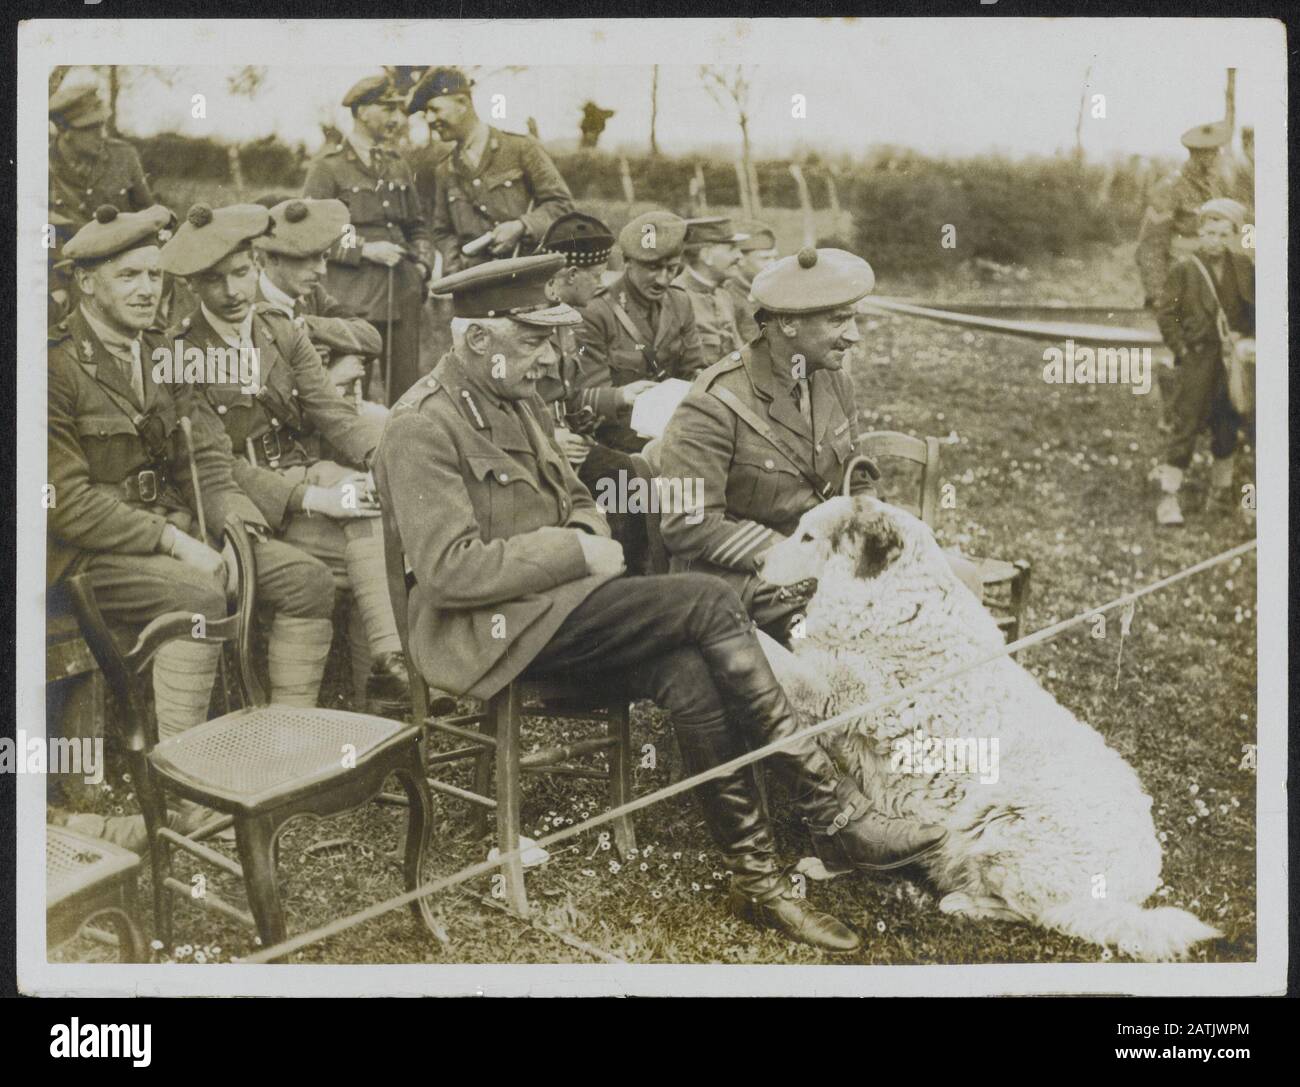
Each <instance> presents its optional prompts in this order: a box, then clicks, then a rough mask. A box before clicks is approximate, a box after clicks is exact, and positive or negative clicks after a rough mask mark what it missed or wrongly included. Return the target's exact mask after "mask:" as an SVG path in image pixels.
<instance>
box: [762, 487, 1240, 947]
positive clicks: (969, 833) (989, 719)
mask: <svg viewBox="0 0 1300 1087" xmlns="http://www.w3.org/2000/svg"><path fill="white" fill-rule="evenodd" d="M763 576H764V577H765V578H766V579H767V580H768V581H770V582H773V583H775V584H778V585H789V584H793V583H794V582H797V581H801V580H803V579H804V578H810V577H814V578H817V579H818V587H817V592H816V594H815V595H814V596H813V598H812V600H811V602H810V603H809V606H808V609H807V617H806V621H805V623H804V626H803V630H802V632H798V631H797V632H796V633H802V636H799V637H795V638H793V639H792V645H793V646H794V653H793V655H792V654H791V653H789V652H787V651H785V650H783V649H781V648H780V647H779V646H776V644H775V643H769V649H770V650H771V649H773V647H774V649H775V651H774V652H773V654H772V655H773V656H774V658H775V659H774V662H773V663H774V665H775V666H776V671H777V675H778V676H779V677H780V679H781V681H782V683H783V684H784V685H785V687H786V690H787V692H788V693H789V695H790V698H791V700H792V701H793V702H794V703H795V705H796V706H797V707H798V708H799V709H800V711H801V712H802V713H805V714H807V715H809V716H811V717H812V718H815V719H816V720H824V719H825V718H827V717H830V716H832V715H834V714H837V713H840V712H842V711H844V710H847V709H850V708H851V707H854V706H858V705H861V704H863V703H867V702H871V701H874V700H878V699H880V698H881V697H882V696H884V695H886V694H888V693H889V692H891V691H897V690H900V689H902V688H904V687H911V686H914V685H916V684H918V683H921V682H923V681H924V680H927V679H929V678H931V677H934V676H937V675H940V674H942V673H945V672H950V671H953V670H955V669H957V668H958V667H960V666H961V665H962V664H964V663H966V662H969V661H973V660H977V659H979V658H981V657H984V656H986V655H987V654H988V653H989V652H990V651H991V650H993V649H996V648H997V647H999V646H1000V645H1001V644H1002V635H1001V634H1000V632H999V631H998V628H997V626H996V624H995V623H994V622H993V619H992V617H991V616H990V615H989V614H988V612H987V611H985V609H984V607H983V606H982V605H981V603H980V602H979V601H978V600H977V599H976V598H975V597H974V596H973V595H972V594H971V592H970V590H969V589H967V588H966V587H965V586H963V585H962V584H961V582H959V581H958V580H957V578H956V577H955V576H954V575H953V573H952V571H951V570H950V568H949V566H948V563H947V562H946V561H945V559H944V556H943V553H942V552H941V551H940V550H939V547H938V545H937V544H936V543H935V540H934V536H933V534H932V533H931V532H930V529H929V528H928V527H927V526H926V525H925V524H924V523H923V522H921V521H919V520H917V519H916V518H915V517H912V516H911V515H909V514H907V513H905V512H904V511H902V510H900V509H897V508H896V507H894V506H890V505H886V504H885V503H883V502H880V501H878V500H877V499H874V498H868V497H858V498H854V499H849V498H834V499H831V500H830V501H828V502H825V503H823V504H822V505H820V506H818V507H817V508H816V509H813V510H811V511H809V512H808V513H807V514H805V515H804V517H803V519H802V520H801V521H800V522H799V527H798V529H797V530H796V531H795V532H794V534H793V535H791V536H790V537H789V539H787V540H785V541H783V542H782V543H780V544H778V545H777V546H776V547H774V548H773V549H772V550H771V551H770V552H769V553H768V556H767V560H766V564H765V566H764V569H763ZM824 738H826V739H828V741H829V742H828V747H830V749H831V750H832V753H833V754H834V755H835V757H836V758H837V760H838V761H839V762H840V763H841V765H842V768H843V769H844V770H845V771H846V772H848V773H850V774H852V775H853V776H854V777H855V778H856V779H857V781H858V783H859V784H860V785H861V786H862V788H863V791H864V792H865V793H866V795H867V796H868V797H869V798H870V799H871V801H872V802H873V803H874V804H875V805H876V807H877V809H878V810H880V811H882V812H887V813H890V814H893V815H899V816H906V817H908V818H913V819H916V820H918V821H920V822H923V823H936V824H939V825H941V826H943V827H946V828H947V829H948V831H949V835H948V839H947V841H946V842H945V843H944V844H943V846H942V848H941V849H940V850H939V851H938V852H936V853H935V854H933V855H932V856H930V857H927V858H926V859H925V860H924V861H923V862H921V863H923V864H924V866H925V868H926V870H927V871H928V873H929V875H930V877H931V878H932V879H933V880H934V882H935V883H936V884H937V886H938V887H939V889H940V890H941V891H943V892H945V897H944V898H943V900H942V901H941V902H940V908H941V909H942V910H943V911H944V912H946V913H951V914H957V915H962V916H966V917H969V918H975V919H981V918H1003V919H1014V920H1022V919H1023V920H1027V921H1033V922H1036V923H1038V924H1040V925H1043V926H1046V927H1048V928H1053V929H1057V930H1059V931H1061V932H1065V933H1069V934H1071V935H1073V936H1078V937H1081V938H1082V939H1085V940H1090V941H1092V942H1093V943H1096V944H1100V945H1102V946H1103V947H1105V946H1112V945H1113V946H1117V947H1118V948H1119V949H1120V950H1121V951H1124V952H1126V953H1127V954H1129V955H1130V956H1132V957H1134V958H1137V959H1142V960H1147V961H1158V960H1164V959H1176V958H1182V957H1184V956H1185V955H1186V953H1187V951H1188V949H1189V948H1190V947H1191V946H1192V945H1193V944H1194V943H1196V942H1197V941H1198V940H1206V939H1210V938H1212V937H1215V936H1218V935H1220V934H1219V933H1218V932H1217V931H1216V930H1215V929H1212V928H1210V927H1209V926H1208V925H1205V924H1203V923H1202V922H1201V921H1199V920H1198V919H1197V918H1196V917H1194V916H1192V914H1190V913H1188V912H1186V911H1185V910H1180V909H1174V908H1171V907H1162V908H1158V909H1144V908H1143V907H1142V903H1143V902H1144V901H1145V900H1146V899H1147V897H1148V896H1150V895H1151V894H1152V893H1153V892H1154V891H1155V890H1156V887H1157V886H1158V884H1159V876H1160V863H1161V855H1160V846H1159V843H1158V842H1157V841H1156V832H1155V826H1154V824H1153V823H1152V821H1151V798H1150V797H1149V796H1147V795H1146V793H1144V792H1143V791H1142V785H1141V783H1140V782H1139V781H1138V778H1137V775H1136V774H1135V773H1134V772H1133V769H1132V768H1131V767H1130V766H1129V765H1128V764H1127V763H1126V762H1125V761H1124V760H1123V759H1122V758H1121V757H1120V756H1119V754H1118V753H1117V752H1115V751H1114V750H1113V749H1112V748H1110V747H1108V746H1107V745H1106V742H1105V740H1103V739H1102V737H1101V736H1100V735H1099V734H1098V733H1097V732H1095V731H1094V730H1093V729H1091V728H1089V727H1088V726H1087V725H1086V724H1084V723H1083V722H1082V721H1079V720H1077V719H1076V718H1075V717H1074V715H1073V714H1071V713H1070V712H1069V711H1068V710H1066V709H1065V708H1064V707H1062V706H1060V705H1059V704H1057V702H1056V701H1055V699H1053V698H1052V696H1051V695H1050V694H1048V693H1047V692H1046V691H1045V690H1043V688H1042V687H1040V686H1039V685H1038V683H1037V682H1035V680H1034V679H1033V677H1032V676H1030V675H1029V673H1028V672H1026V671H1025V670H1024V669H1023V668H1021V667H1020V665H1019V664H1017V663H1016V662H1015V661H1014V660H1013V659H1012V658H1010V657H1003V658H1001V659H998V660H995V661H993V662H992V663H989V664H985V665H983V666H981V667H978V668H975V669H973V670H972V671H970V672H967V673H966V674H965V675H962V676H961V677H959V678H958V679H955V680H952V681H949V682H945V683H943V684H940V685H938V686H936V687H934V688H933V689H931V690H928V691H925V692H922V693H920V694H918V695H916V697H914V698H912V699H909V700H907V701H905V702H902V703H899V704H896V705H894V706H892V707H889V708H887V709H884V710H881V711H879V712H877V713H875V714H873V715H870V716H868V717H866V718H860V719H859V720H857V721H856V722H854V723H852V724H850V725H848V726H846V727H845V729H844V730H843V731H842V732H837V733H834V734H832V735H831V736H829V737H824Z"/></svg>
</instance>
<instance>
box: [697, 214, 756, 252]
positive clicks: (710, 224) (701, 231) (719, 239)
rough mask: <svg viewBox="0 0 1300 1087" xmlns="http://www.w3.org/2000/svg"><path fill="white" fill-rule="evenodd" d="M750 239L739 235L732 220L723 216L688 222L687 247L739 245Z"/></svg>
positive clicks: (744, 235)
mask: <svg viewBox="0 0 1300 1087" xmlns="http://www.w3.org/2000/svg"><path fill="white" fill-rule="evenodd" d="M748 237H749V235H748V234H740V233H738V232H737V231H736V228H735V227H734V226H732V224H731V220H730V219H728V218H726V217H724V216H721V215H711V216H709V217H708V218H702V219H687V220H686V244H687V245H727V244H731V245H737V244H739V243H740V242H743V241H745V240H746V239H747V238H748Z"/></svg>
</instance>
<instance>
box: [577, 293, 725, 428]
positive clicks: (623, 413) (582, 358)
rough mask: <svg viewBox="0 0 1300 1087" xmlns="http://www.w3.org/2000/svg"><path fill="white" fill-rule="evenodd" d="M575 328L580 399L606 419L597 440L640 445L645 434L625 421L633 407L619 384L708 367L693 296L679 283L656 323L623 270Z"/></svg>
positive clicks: (690, 375) (684, 375)
mask: <svg viewBox="0 0 1300 1087" xmlns="http://www.w3.org/2000/svg"><path fill="white" fill-rule="evenodd" d="M615 302H617V303H618V305H619V306H621V307H622V309H623V311H624V312H625V313H626V314H627V315H628V318H629V319H630V320H631V322H632V325H633V327H634V328H635V329H636V331H637V336H636V337H635V338H634V337H633V336H632V334H631V333H630V332H628V330H627V329H626V328H625V327H624V325H623V322H622V321H620V320H619V318H618V315H617V314H616V313H615V312H614V303H615ZM576 332H577V337H578V348H579V354H578V369H579V376H578V384H579V386H580V388H581V389H582V390H583V392H582V396H581V402H582V403H583V404H584V405H587V406H589V407H591V408H592V409H593V410H594V411H595V412H596V414H597V415H598V416H599V417H600V418H601V420H602V421H603V422H602V425H601V427H600V429H598V430H597V432H596V438H597V440H598V441H599V442H600V443H601V444H602V445H607V446H610V447H611V448H613V449H618V450H621V451H623V452H630V453H635V452H637V451H639V450H640V448H641V446H642V445H644V444H645V440H644V439H642V438H639V437H638V436H637V435H636V434H634V433H633V432H632V430H631V428H630V427H629V426H628V425H627V422H628V419H629V418H630V415H631V409H630V408H627V407H624V406H623V405H622V399H621V394H620V393H619V391H618V390H619V388H620V387H621V386H623V385H630V384H631V383H632V382H634V381H644V380H646V379H654V380H661V379H663V378H666V377H677V378H682V379H684V380H687V381H689V380H691V379H692V378H694V377H695V375H696V374H698V373H699V372H700V371H701V370H703V369H704V367H705V365H706V363H705V360H704V349H703V348H702V347H701V345H700V334H699V332H698V330H697V329H696V327H695V313H694V310H693V308H692V306H691V300H690V298H688V297H687V295H686V292H685V291H684V290H682V289H681V288H680V287H669V288H668V290H667V292H665V294H664V296H663V299H662V300H661V301H660V303H659V316H658V321H657V322H656V324H655V325H654V327H653V328H652V327H651V324H650V306H649V303H648V302H647V301H646V300H645V299H644V298H642V297H641V295H639V294H637V292H636V291H635V290H634V289H633V288H632V287H631V285H630V284H629V283H628V281H627V277H626V276H619V278H618V279H616V280H614V282H613V283H611V284H610V285H609V286H608V287H606V288H605V290H603V291H602V292H601V293H599V294H597V295H596V297H595V298H593V299H592V300H591V302H589V303H588V304H587V306H586V308H585V309H584V310H583V311H582V324H581V325H579V326H578V327H577V329H576Z"/></svg>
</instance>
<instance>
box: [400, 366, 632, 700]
mask: <svg viewBox="0 0 1300 1087" xmlns="http://www.w3.org/2000/svg"><path fill="white" fill-rule="evenodd" d="M528 404H529V409H530V410H531V412H532V413H533V418H534V419H535V420H536V421H537V423H538V426H539V428H540V429H539V436H540V435H541V434H544V435H546V437H541V439H540V440H541V445H542V456H541V457H540V458H539V457H538V456H537V455H536V453H535V452H534V446H533V445H532V444H531V443H530V442H529V440H528V438H527V436H526V434H525V433H524V430H523V427H522V426H521V424H520V421H519V419H518V417H517V416H516V415H515V413H514V411H513V410H512V408H511V407H510V406H509V405H505V404H502V403H500V402H498V401H497V400H496V399H495V398H494V397H492V396H491V395H490V394H487V393H484V392H482V391H481V390H480V389H479V387H478V386H477V385H476V384H475V383H474V382H473V381H472V380H471V378H470V377H469V376H468V375H467V374H466V373H465V370H464V368H463V367H462V364H461V362H460V360H459V359H458V358H457V357H456V356H455V355H454V354H449V355H446V356H444V357H443V359H442V360H441V361H440V362H439V363H438V365H437V367H435V369H434V371H433V373H432V374H430V375H429V376H428V377H426V378H423V379H422V380H421V381H419V382H418V383H417V384H416V385H415V386H414V387H413V388H411V389H410V390H408V391H407V393H406V394H405V395H404V396H403V397H402V398H401V400H399V401H398V403H397V404H396V405H395V406H394V408H393V414H392V417H391V419H390V421H389V423H388V426H387V428H386V429H385V431H384V437H383V441H382V442H381V443H380V447H379V452H378V455H377V456H376V459H375V479H376V482H377V483H378V485H379V489H380V494H381V496H382V501H383V503H384V505H385V506H386V507H387V508H388V509H390V510H392V511H393V514H394V517H395V519H396V522H397V528H398V534H399V536H400V537H401V546H402V550H403V552H404V554H405V555H406V561H407V565H408V567H409V568H410V570H411V572H412V573H413V575H414V578H415V583H414V587H413V588H412V590H411V594H410V612H409V624H408V625H409V629H410V644H411V652H412V655H413V656H414V658H415V663H416V665H417V666H418V668H419V670H420V672H421V674H423V676H424V677H425V679H426V680H428V682H429V683H431V684H433V685H434V686H436V687H440V688H442V689H443V690H447V691H452V692H454V693H456V694H469V695H472V696H474V697H475V698H487V697H489V696H491V695H492V694H494V693H496V692H497V691H499V690H500V689H501V688H502V687H504V686H505V685H506V684H507V683H509V682H510V681H511V680H512V679H514V678H515V676H517V675H519V673H520V672H522V671H523V669H524V668H525V667H527V665H528V663H529V662H530V661H531V660H532V659H533V658H534V657H535V656H536V655H537V654H538V653H539V652H540V651H541V649H542V647H544V646H545V645H546V643H547V642H548V641H549V640H550V638H551V637H552V635H553V634H554V633H555V631H556V629H557V628H558V627H559V625H560V624H561V623H562V622H563V621H564V619H565V617H566V616H567V615H568V614H569V613H570V612H571V611H573V609H574V608H576V607H577V606H578V605H579V604H580V603H582V601H583V600H585V599H586V598H587V596H588V595H589V594H590V593H591V592H592V591H593V590H594V589H596V588H597V587H598V586H599V585H601V584H603V583H604V582H605V581H607V580H609V579H608V578H606V577H596V576H593V575H589V574H588V573H587V565H586V562H585V560H584V559H583V556H582V549H581V547H580V546H579V544H578V540H577V536H576V533H575V531H574V530H581V531H586V532H591V533H594V534H597V535H601V536H607V535H609V528H608V526H607V524H606V522H605V517H604V514H602V513H601V512H600V510H599V509H597V507H596V504H595V502H593V501H592V498H591V495H590V494H589V493H588V492H587V489H586V488H585V487H583V485H582V484H581V483H579V482H578V478H577V476H575V475H574V474H573V470H572V469H571V468H570V467H569V465H568V462H567V461H565V459H564V458H563V457H562V456H561V455H560V452H559V450H558V449H557V448H556V447H555V445H554V443H553V442H552V441H551V440H549V436H550V435H551V433H552V432H553V428H552V426H551V422H550V416H549V414H548V412H547V410H546V408H545V405H543V403H542V401H541V400H540V399H539V398H537V397H533V398H531V399H530V400H529V401H528Z"/></svg>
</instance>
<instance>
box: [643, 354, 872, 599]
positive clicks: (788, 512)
mask: <svg viewBox="0 0 1300 1087" xmlns="http://www.w3.org/2000/svg"><path fill="white" fill-rule="evenodd" d="M808 384H809V387H810V388H811V390H812V414H813V423H814V425H815V427H816V433H815V435H814V434H813V433H812V432H811V431H810V430H809V427H808V424H807V422H805V420H804V418H803V416H802V414H801V413H800V411H799V407H798V405H797V404H796V402H795V400H794V397H793V395H792V392H791V386H790V384H789V383H785V384H783V383H782V382H781V381H779V380H778V378H777V376H776V374H775V373H774V372H773V367H772V358H771V353H770V351H769V349H768V345H767V340H766V339H765V338H763V337H760V338H759V339H757V340H755V341H754V342H753V343H752V344H750V345H749V346H748V347H745V348H742V349H741V350H740V351H737V352H733V353H732V354H731V355H728V356H727V357H726V358H725V359H722V360H721V361H720V362H717V363H715V364H714V365H713V366H710V367H709V368H708V369H707V370H705V371H704V372H703V373H702V374H700V376H699V377H698V378H696V380H695V383H694V385H693V386H692V388H691V391H690V392H689V393H688V394H687V395H686V397H685V399H684V400H683V401H682V402H681V404H679V405H678V407H677V410H676V411H675V412H674V413H673V416H672V418H671V419H670V420H669V421H668V428H667V430H666V431H665V433H664V438H663V448H662V452H661V455H662V470H661V473H660V474H661V475H662V476H663V477H664V478H666V479H682V480H688V479H698V480H700V484H699V488H700V489H699V490H697V491H696V493H697V494H700V495H702V507H701V508H700V509H698V510H694V511H689V510H688V511H683V510H681V509H665V511H664V513H663V515H662V521H661V530H662V532H663V539H664V544H665V546H666V547H667V548H668V551H669V553H670V554H671V556H672V560H671V569H672V570H673V571H674V572H677V571H682V570H704V571H706V572H709V573H713V574H718V575H720V576H722V577H723V578H725V579H726V580H728V581H729V582H731V583H732V584H733V585H734V586H735V587H736V588H737V589H738V590H739V591H740V592H741V594H742V597H745V598H746V603H747V604H748V602H749V601H748V599H747V597H746V593H747V591H749V590H750V589H751V588H752V585H753V582H754V580H755V579H754V576H753V575H755V574H756V573H757V571H758V569H759V568H760V566H761V565H762V561H763V558H764V556H765V555H766V553H767V551H768V550H769V549H770V548H771V547H772V546H774V545H775V544H776V543H778V542H779V541H780V540H781V539H782V538H783V537H784V536H785V535H788V534H789V533H790V532H792V531H793V530H794V527H795V525H797V524H798V522H799V518H800V517H802V516H803V515H804V514H805V513H806V512H807V511H808V510H810V509H812V507H813V506H815V505H817V504H818V503H819V502H821V501H822V500H823V498H824V497H828V496H829V495H831V494H836V493H839V489H840V486H841V484H842V482H843V478H844V468H845V464H846V463H847V461H848V460H849V459H850V458H851V457H853V456H854V455H855V454H856V453H857V451H858V450H857V446H856V444H855V443H856V436H857V409H856V408H855V407H854V403H853V385H852V381H851V380H850V378H849V376H848V374H847V373H845V372H844V371H843V370H817V371H814V372H813V374H812V375H811V377H809V379H808ZM719 388H722V389H727V390H730V392H731V393H732V394H734V395H735V396H736V397H737V399H739V400H740V402H741V403H742V404H744V405H745V406H746V407H748V408H749V409H750V410H751V411H752V412H753V413H754V414H755V415H757V416H758V417H759V419H760V420H762V421H763V422H765V423H766V424H767V425H768V427H770V428H771V431H772V432H773V433H774V434H775V435H776V436H777V438H778V440H779V441H781V442H782V444H783V445H784V446H785V447H786V448H787V449H788V450H789V452H790V453H791V454H794V455H796V456H797V458H798V462H797V465H796V461H795V460H794V459H792V458H791V457H787V456H786V455H785V454H783V453H782V452H781V451H780V450H778V449H777V448H776V447H775V446H774V445H773V444H772V443H771V442H769V441H768V440H767V439H766V438H764V437H762V436H761V435H760V434H759V433H758V432H757V431H755V430H754V429H753V428H752V427H751V426H750V425H749V424H748V423H746V422H745V421H744V420H742V419H741V418H740V417H739V416H738V415H737V414H736V413H735V412H733V411H732V409H731V408H730V407H728V406H727V405H726V404H725V403H723V402H722V401H721V400H719V399H718V398H717V397H716V396H715V395H714V392H713V390H717V389H719ZM800 467H802V468H803V469H805V470H807V471H808V472H810V473H811V474H812V475H813V476H815V477H816V478H817V479H818V480H819V481H820V484H821V491H822V493H818V490H816V489H814V487H813V484H812V482H811V481H810V480H809V479H808V478H806V477H805V475H804V474H803V472H801V471H800ZM701 514H702V516H701ZM688 517H689V519H690V521H695V522H697V523H695V524H691V523H689V521H688Z"/></svg>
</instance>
